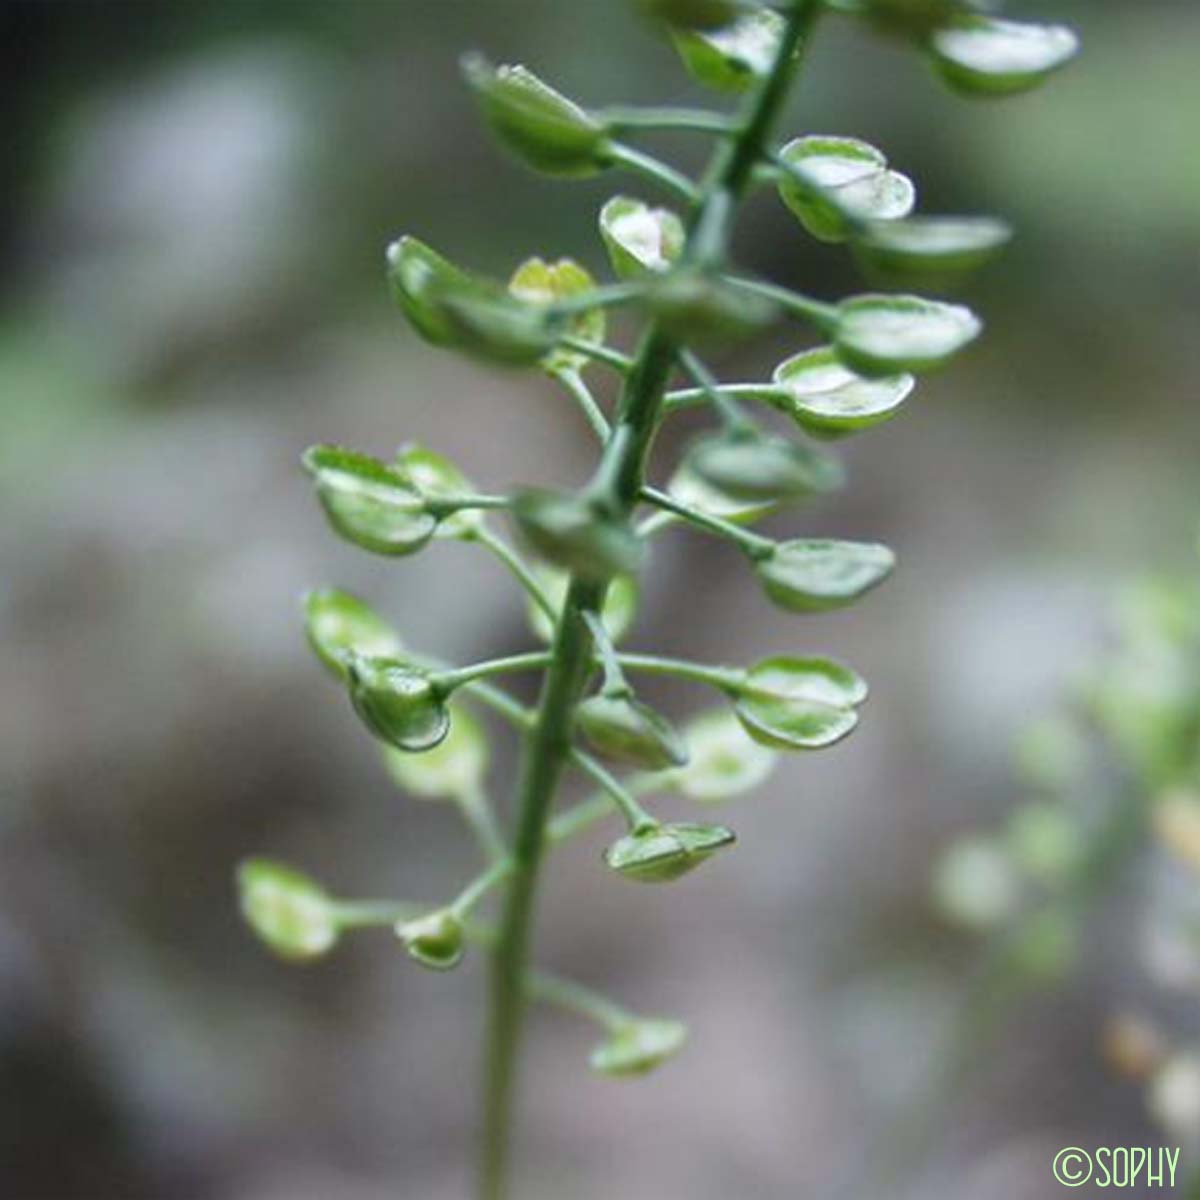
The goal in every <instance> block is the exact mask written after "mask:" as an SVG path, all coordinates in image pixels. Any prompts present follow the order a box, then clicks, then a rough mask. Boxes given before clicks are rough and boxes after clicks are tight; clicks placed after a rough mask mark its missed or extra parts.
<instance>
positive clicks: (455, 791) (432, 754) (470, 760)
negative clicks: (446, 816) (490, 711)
mask: <svg viewBox="0 0 1200 1200" xmlns="http://www.w3.org/2000/svg"><path fill="white" fill-rule="evenodd" d="M449 711H450V712H451V714H452V716H451V721H450V729H449V732H448V733H447V734H446V737H445V740H444V741H442V742H441V743H440V744H439V745H437V746H434V747H433V749H432V750H426V751H425V752H424V753H422V754H408V753H405V752H404V751H403V750H396V749H395V748H393V747H392V746H385V747H384V762H385V764H386V766H387V769H388V772H389V773H390V775H391V776H392V778H393V779H394V780H395V781H396V783H397V784H399V785H400V787H402V788H403V789H404V790H405V791H406V792H408V793H410V794H411V795H413V796H419V797H421V798H422V799H425V800H453V799H457V798H460V797H470V796H476V795H478V794H479V791H480V788H482V786H483V779H484V776H485V774H486V773H487V766H488V757H489V755H488V741H487V735H486V733H484V730H483V726H482V725H480V723H479V722H478V721H477V720H476V719H475V717H474V716H472V715H471V713H470V711H469V710H468V709H466V708H464V707H463V706H462V705H461V704H452V705H450V706H449Z"/></svg>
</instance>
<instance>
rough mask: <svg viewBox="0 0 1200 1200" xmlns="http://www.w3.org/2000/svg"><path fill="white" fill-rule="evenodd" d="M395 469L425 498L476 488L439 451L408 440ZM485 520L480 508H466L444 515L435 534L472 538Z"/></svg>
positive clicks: (398, 456)
mask: <svg viewBox="0 0 1200 1200" xmlns="http://www.w3.org/2000/svg"><path fill="white" fill-rule="evenodd" d="M392 469H393V470H394V471H395V472H396V473H397V474H398V475H401V476H403V477H404V478H405V479H406V480H407V481H408V483H409V485H410V486H411V487H412V488H413V489H414V490H415V491H417V492H418V493H420V495H421V496H422V497H423V498H425V499H429V500H440V499H445V498H446V497H447V496H464V495H467V494H469V493H471V492H474V491H475V485H474V484H473V483H472V482H471V481H470V480H469V479H468V478H467V477H466V476H465V475H464V474H463V473H462V471H460V470H459V469H458V467H457V466H455V464H454V463H452V462H451V461H450V460H449V459H448V458H446V457H445V456H444V455H442V454H438V453H437V451H436V450H430V449H429V448H428V447H427V446H422V445H420V444H419V443H417V442H406V443H405V444H404V445H403V446H401V447H400V449H399V450H397V451H396V458H395V460H394V461H393V463H392ZM484 520H485V517H484V514H483V512H481V511H480V510H479V509H464V510H463V511H462V512H456V513H453V514H452V515H450V516H448V517H443V518H442V519H441V521H439V522H438V527H437V529H436V530H435V531H434V536H435V537H439V538H461V539H464V540H469V539H470V538H472V537H474V536H475V534H476V532H477V531H478V530H479V527H480V526H481V525H482V524H483V523H484Z"/></svg>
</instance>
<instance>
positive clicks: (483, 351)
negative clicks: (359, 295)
mask: <svg viewBox="0 0 1200 1200" xmlns="http://www.w3.org/2000/svg"><path fill="white" fill-rule="evenodd" d="M387 257H388V281H389V283H390V285H391V289H392V294H393V296H394V297H395V299H396V301H397V303H399V305H400V307H401V308H402V309H403V310H404V313H405V315H406V316H407V317H408V319H409V321H410V322H411V323H412V325H413V327H414V328H415V329H416V331H417V332H418V333H419V334H420V335H421V336H422V337H423V338H425V340H426V341H429V342H432V343H433V344H434V345H436V346H443V347H445V348H447V349H451V350H460V351H462V352H463V353H464V354H470V355H472V356H474V357H475V358H481V359H485V360H486V361H488V362H494V363H499V364H500V365H501V366H517V367H520V366H532V365H533V364H534V363H536V362H538V361H539V360H540V359H541V358H543V357H544V356H545V355H547V354H548V353H549V352H550V351H551V350H552V349H553V348H554V343H555V340H556V339H557V337H558V330H559V325H560V324H561V323H560V322H558V321H556V320H554V319H552V318H551V316H550V315H549V314H547V313H546V312H545V311H544V310H543V309H542V308H541V307H540V306H537V305H531V304H525V303H522V302H521V301H520V300H518V299H516V297H514V296H512V295H510V294H509V293H508V292H507V291H506V290H505V289H504V288H502V287H500V285H499V284H496V283H493V282H492V281H491V280H486V279H478V278H476V277H474V276H472V275H468V274H467V273H466V272H465V271H461V270H459V268H458V267H455V266H453V265H452V264H451V263H449V262H447V261H446V259H444V258H442V257H441V255H439V254H437V253H436V252H435V251H433V250H431V249H430V248H429V247H428V246H426V245H425V244H424V243H423V242H420V241H418V240H417V239H416V238H413V237H402V238H400V240H399V241H396V242H393V243H392V244H391V245H390V246H389V247H388V251H387Z"/></svg>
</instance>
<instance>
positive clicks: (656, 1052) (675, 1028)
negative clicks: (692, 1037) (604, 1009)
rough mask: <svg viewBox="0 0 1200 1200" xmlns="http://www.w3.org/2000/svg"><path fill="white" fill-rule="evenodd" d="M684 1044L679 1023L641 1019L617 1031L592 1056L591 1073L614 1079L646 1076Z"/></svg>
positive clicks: (683, 1026) (685, 1030)
mask: <svg viewBox="0 0 1200 1200" xmlns="http://www.w3.org/2000/svg"><path fill="white" fill-rule="evenodd" d="M686 1041H687V1026H686V1025H684V1024H683V1023H682V1022H681V1021H664V1020H655V1019H650V1018H644V1019H642V1020H639V1021H632V1022H630V1023H629V1024H628V1025H625V1026H622V1027H621V1028H620V1029H617V1030H616V1031H615V1032H614V1033H613V1035H612V1037H610V1038H609V1039H608V1040H607V1041H604V1042H601V1043H600V1045H598V1046H597V1047H596V1048H595V1049H594V1050H593V1051H592V1053H591V1056H590V1058H589V1060H588V1061H589V1062H590V1064H591V1067H592V1070H593V1071H598V1072H599V1073H600V1074H601V1075H612V1076H614V1077H616V1078H628V1077H631V1076H638V1075H645V1074H647V1073H648V1072H650V1071H653V1070H654V1069H655V1067H658V1066H661V1065H662V1064H663V1063H664V1062H666V1060H667V1059H669V1058H672V1057H673V1056H674V1055H676V1054H678V1053H679V1051H680V1050H681V1049H682V1048H683V1044H684V1042H686Z"/></svg>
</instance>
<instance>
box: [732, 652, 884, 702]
mask: <svg viewBox="0 0 1200 1200" xmlns="http://www.w3.org/2000/svg"><path fill="white" fill-rule="evenodd" d="M742 690H743V694H746V695H755V696H761V697H763V698H764V699H772V700H815V701H817V702H818V703H820V704H829V705H832V706H834V707H835V708H853V707H855V706H857V705H859V704H862V703H863V701H864V700H866V698H867V681H866V680H865V679H864V678H863V677H862V676H861V675H860V674H859V673H858V672H857V671H855V670H853V669H852V668H851V667H848V666H846V665H845V664H844V663H839V662H834V661H833V659H830V658H791V657H788V656H786V655H779V656H776V657H773V658H764V659H763V660H762V661H761V662H757V663H755V664H754V666H752V667H751V668H750V669H749V670H748V671H747V672H746V675H745V682H744V684H743V685H742Z"/></svg>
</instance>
